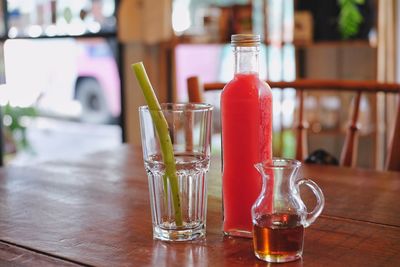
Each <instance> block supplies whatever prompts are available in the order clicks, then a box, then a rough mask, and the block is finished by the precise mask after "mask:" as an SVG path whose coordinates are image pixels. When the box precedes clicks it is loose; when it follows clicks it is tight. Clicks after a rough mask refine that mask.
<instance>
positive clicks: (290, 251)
mask: <svg viewBox="0 0 400 267" xmlns="http://www.w3.org/2000/svg"><path fill="white" fill-rule="evenodd" d="M253 235H254V237H253V242H254V251H255V254H256V256H257V257H258V258H259V259H262V260H267V261H273V262H285V261H291V260H296V259H298V258H300V257H301V254H302V251H303V236H304V227H303V225H302V224H301V219H300V217H299V216H298V215H297V214H268V215H263V216H261V217H260V218H258V219H257V221H256V222H255V224H253Z"/></svg>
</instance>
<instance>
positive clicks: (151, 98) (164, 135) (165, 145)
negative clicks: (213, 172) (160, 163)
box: [132, 62, 183, 226]
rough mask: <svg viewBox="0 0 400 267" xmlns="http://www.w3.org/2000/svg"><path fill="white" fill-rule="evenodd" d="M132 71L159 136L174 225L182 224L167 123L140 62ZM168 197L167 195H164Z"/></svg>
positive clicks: (134, 65) (133, 65) (135, 64)
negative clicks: (170, 194)
mask: <svg viewBox="0 0 400 267" xmlns="http://www.w3.org/2000/svg"><path fill="white" fill-rule="evenodd" d="M132 69H133V72H134V73H135V75H136V78H137V80H138V82H139V85H140V87H141V88H142V91H143V95H144V98H145V99H146V102H147V106H148V107H149V111H150V114H151V118H152V120H153V123H154V125H155V127H156V130H157V134H158V137H159V138H160V145H161V154H162V157H163V160H164V164H165V175H164V177H163V179H164V187H166V186H165V185H166V184H167V179H168V181H169V184H170V186H171V192H172V202H173V206H174V213H175V223H176V226H182V225H183V222H182V213H181V200H180V197H179V188H178V176H177V175H176V165H175V157H174V150H173V147H172V141H171V137H170V135H169V130H168V123H167V120H166V119H165V117H164V114H163V113H162V111H161V106H160V103H159V102H158V100H157V96H156V94H155V93H154V90H153V87H152V85H151V83H150V80H149V77H148V76H147V73H146V70H145V68H144V66H143V63H142V62H138V63H134V64H132ZM166 197H168V196H166Z"/></svg>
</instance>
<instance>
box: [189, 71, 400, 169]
mask: <svg viewBox="0 0 400 267" xmlns="http://www.w3.org/2000/svg"><path fill="white" fill-rule="evenodd" d="M267 83H268V84H269V86H270V87H271V88H273V89H281V90H283V89H285V88H293V89H295V90H296V97H297V99H298V117H297V119H296V123H295V132H296V148H295V158H296V159H298V160H301V161H304V159H305V158H306V157H307V155H308V144H307V129H308V123H307V121H306V120H305V115H304V102H305V92H306V91H332V90H338V91H345V92H352V93H353V94H354V98H353V102H352V106H351V114H350V116H349V118H348V119H349V124H348V127H347V130H346V135H345V141H344V144H343V147H342V150H341V155H340V165H342V166H348V167H354V166H355V164H356V161H357V151H358V131H359V127H358V121H359V117H360V103H361V96H362V94H363V93H378V92H382V93H396V94H398V95H400V94H399V93H400V84H395V83H379V82H375V81H342V80H295V81H291V82H273V81H267ZM187 86H188V95H189V101H190V102H204V96H203V92H206V91H214V90H221V89H222V88H223V87H224V86H225V83H221V82H215V83H204V84H203V83H202V82H201V80H200V79H199V77H197V76H192V77H189V78H188V79H187ZM399 99H400V96H399ZM399 103H400V100H399ZM397 106H398V107H397V109H398V112H397V114H396V120H395V125H394V127H393V131H392V133H391V136H390V140H389V146H388V149H387V157H386V165H385V168H386V169H387V170H396V171H400V153H396V151H400V104H398V105H397Z"/></svg>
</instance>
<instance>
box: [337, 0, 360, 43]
mask: <svg viewBox="0 0 400 267" xmlns="http://www.w3.org/2000/svg"><path fill="white" fill-rule="evenodd" d="M364 3H365V0H338V4H339V6H340V13H339V32H340V34H341V35H342V38H343V39H348V38H351V37H353V36H355V35H357V33H358V31H359V28H360V25H361V23H362V22H363V17H362V15H361V13H360V10H359V9H358V5H363V4H364Z"/></svg>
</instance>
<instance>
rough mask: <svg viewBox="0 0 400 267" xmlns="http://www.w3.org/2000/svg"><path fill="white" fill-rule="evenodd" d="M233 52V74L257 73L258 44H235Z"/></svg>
mask: <svg viewBox="0 0 400 267" xmlns="http://www.w3.org/2000/svg"><path fill="white" fill-rule="evenodd" d="M233 52H234V54H235V74H239V73H242V74H250V73H251V74H256V75H258V55H259V47H258V46H236V47H234V49H233Z"/></svg>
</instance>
